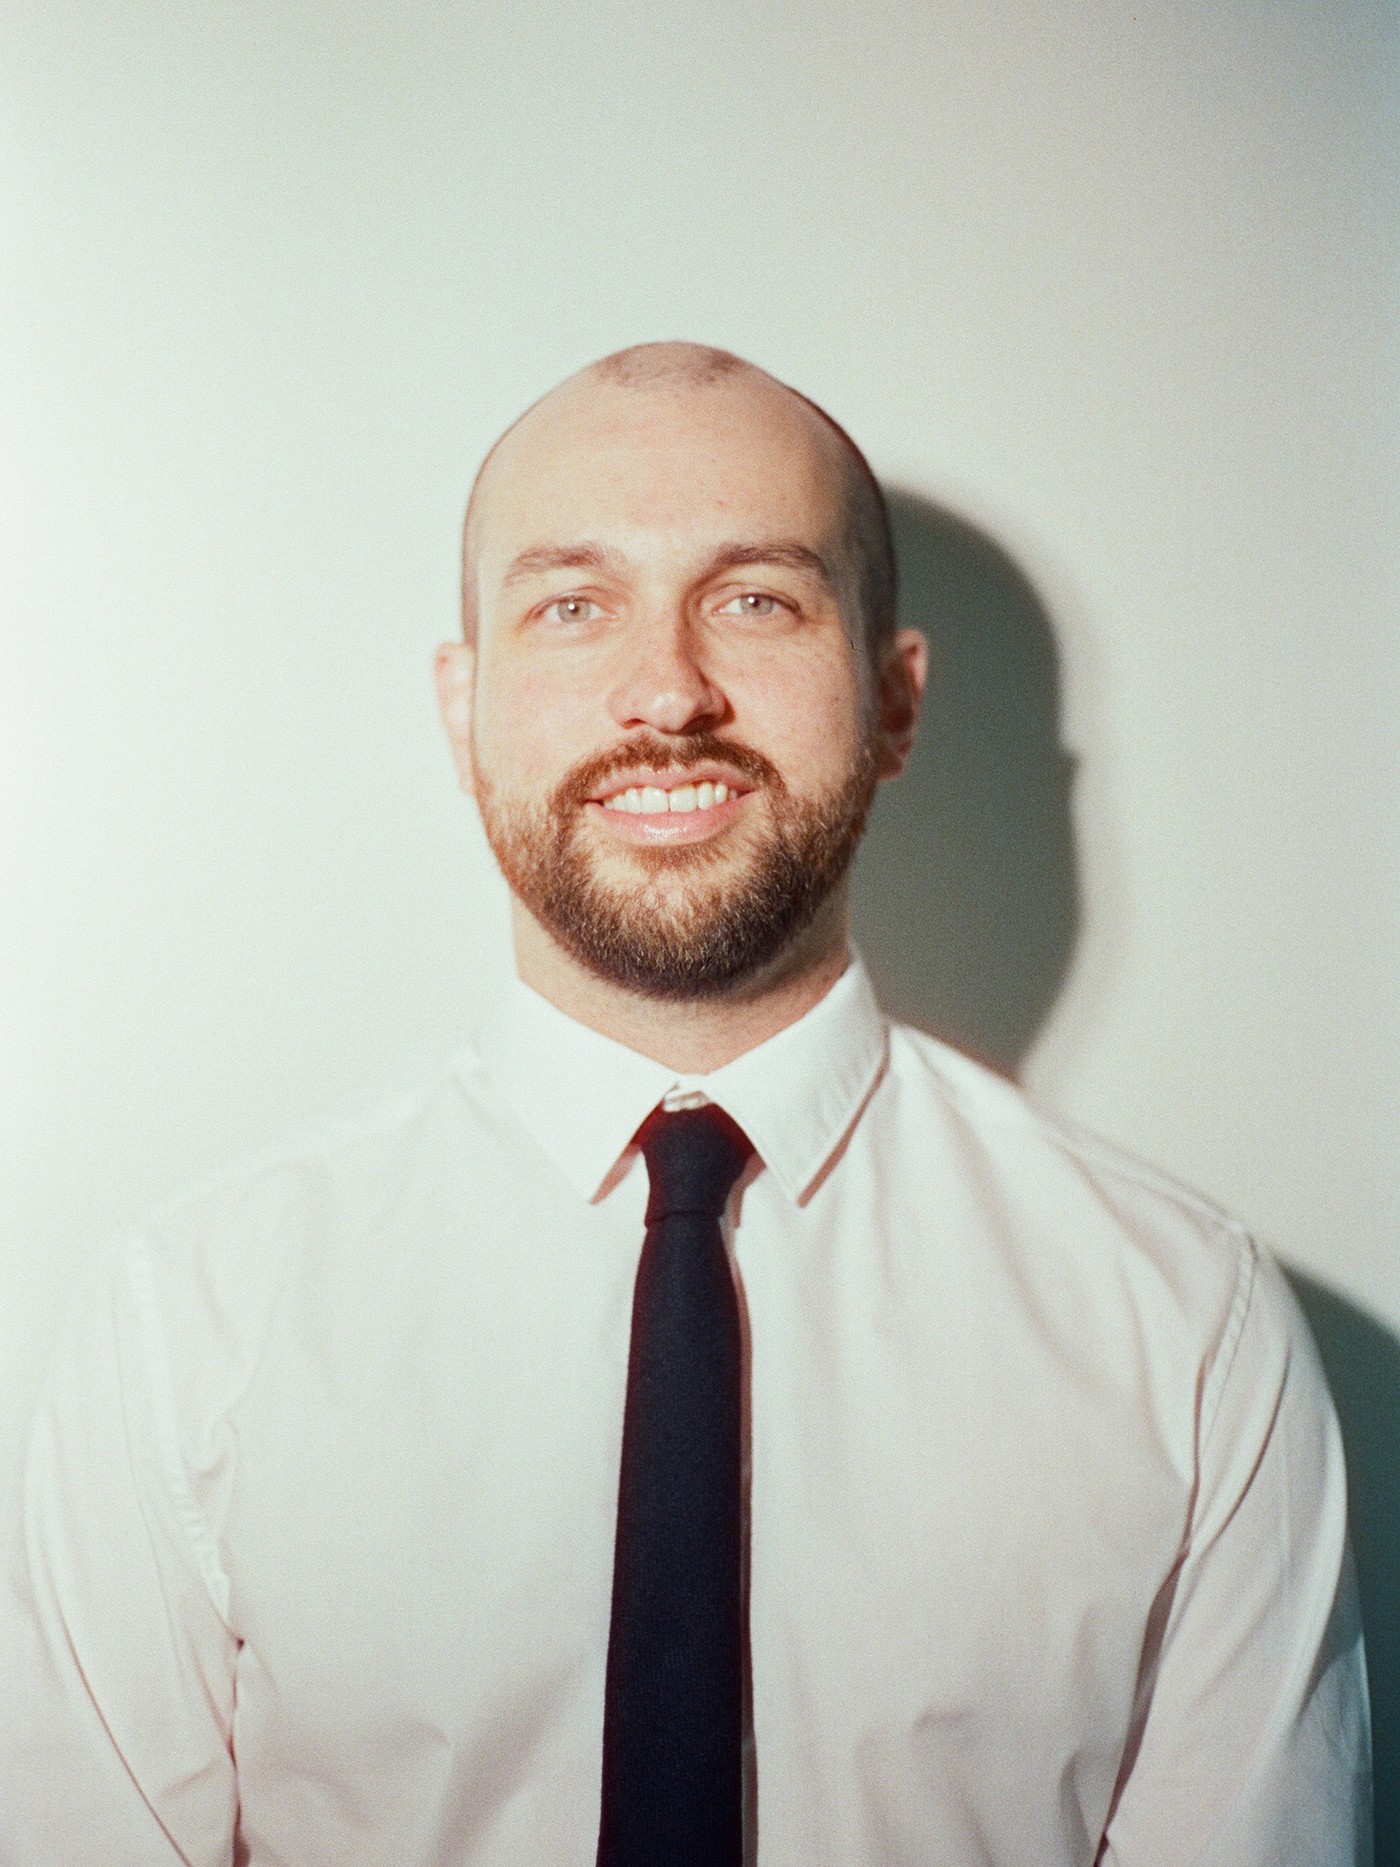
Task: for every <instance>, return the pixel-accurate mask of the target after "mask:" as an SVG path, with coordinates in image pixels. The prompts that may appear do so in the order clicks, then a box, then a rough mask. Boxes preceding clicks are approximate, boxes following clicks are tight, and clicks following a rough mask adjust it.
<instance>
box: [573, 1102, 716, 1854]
mask: <svg viewBox="0 0 1400 1867" xmlns="http://www.w3.org/2000/svg"><path fill="white" fill-rule="evenodd" d="M637 1139H638V1144H639V1146H640V1147H641V1150H642V1153H643V1155H644V1157H645V1159H646V1163H647V1172H648V1174H649V1176H650V1179H651V1196H650V1198H649V1200H648V1202H647V1232H646V1240H645V1243H644V1244H643V1246H642V1258H641V1263H640V1265H639V1266H638V1269H637V1284H636V1290H635V1293H634V1295H633V1299H632V1347H631V1354H630V1358H629V1361H628V1367H627V1411H626V1414H625V1416H624V1420H623V1427H622V1471H621V1478H620V1483H619V1488H618V1501H617V1546H616V1553H615V1556H614V1564H613V1598H612V1630H611V1633H610V1634H609V1637H608V1676H607V1695H606V1699H605V1702H604V1715H603V1804H602V1820H601V1824H600V1827H599V1834H598V1867H740V1863H741V1861H742V1858H743V1771H742V1762H741V1755H740V1751H741V1745H742V1740H743V1719H744V1628H743V1605H742V1574H741V1550H740V1538H741V1516H740V1510H741V1506H740V1495H739V1484H740V1480H739V1466H740V1453H741V1447H740V1418H741V1404H740V1384H741V1361H740V1330H739V1302H738V1296H737V1293H736V1291H735V1288H734V1279H733V1276H732V1274H731V1272H730V1268H729V1260H728V1257H727V1255H726V1252H725V1248H724V1240H723V1238H722V1236H721V1234H720V1219H721V1217H722V1215H723V1213H724V1208H725V1205H726V1203H727V1202H728V1199H729V1194H730V1191H731V1190H732V1188H733V1185H734V1182H735V1181H736V1180H737V1179H738V1177H739V1174H740V1173H741V1172H742V1170H743V1167H744V1163H745V1162H746V1161H747V1160H748V1158H749V1155H750V1154H751V1153H752V1152H753V1149H752V1146H751V1144H750V1142H749V1140H748V1137H747V1136H746V1135H745V1134H744V1132H743V1130H742V1129H741V1128H739V1127H738V1126H736V1124H735V1123H734V1122H732V1121H731V1120H730V1118H729V1117H728V1116H727V1115H726V1114H725V1113H724V1111H723V1110H722V1109H720V1108H717V1107H715V1105H714V1104H712V1103H710V1104H706V1105H705V1106H704V1107H701V1108H692V1109H683V1110H678V1111H677V1112H675V1113H667V1112H665V1111H663V1110H659V1109H658V1110H657V1111H656V1113H655V1114H653V1115H652V1116H650V1117H649V1118H648V1120H647V1121H646V1123H645V1124H644V1125H643V1127H642V1129H641V1132H640V1134H639V1135H638V1137H637Z"/></svg>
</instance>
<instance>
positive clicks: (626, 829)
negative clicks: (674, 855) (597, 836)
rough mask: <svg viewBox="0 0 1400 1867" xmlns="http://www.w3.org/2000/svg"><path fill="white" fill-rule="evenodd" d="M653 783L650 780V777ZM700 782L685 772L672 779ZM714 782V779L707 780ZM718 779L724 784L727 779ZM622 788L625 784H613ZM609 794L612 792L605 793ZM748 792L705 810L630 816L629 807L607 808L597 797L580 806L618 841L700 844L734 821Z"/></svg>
mask: <svg viewBox="0 0 1400 1867" xmlns="http://www.w3.org/2000/svg"><path fill="white" fill-rule="evenodd" d="M652 782H654V779H653V780H652ZM691 782H694V783H697V784H700V783H703V782H704V780H703V779H701V778H695V779H693V780H692V777H691V774H689V773H687V774H685V775H684V776H682V777H679V778H677V779H676V783H677V784H687V783H691ZM711 782H712V783H713V782H715V780H711ZM718 782H720V783H722V784H728V782H729V780H728V779H727V778H721V779H720V780H718ZM617 788H618V789H620V790H626V789H627V788H628V787H627V786H626V785H621V786H619V787H617ZM657 788H658V789H659V790H663V791H669V790H672V789H673V788H674V787H673V786H672V785H659V786H658V787H657ZM612 795H613V792H612V791H609V792H608V796H609V797H611V796H612ZM748 797H749V792H747V791H742V792H740V794H739V795H738V796H737V797H729V798H726V799H725V801H724V802H723V803H722V804H711V805H710V807H709V809H708V810H685V811H674V812H673V811H669V810H666V811H654V812H645V811H644V812H641V813H639V814H638V815H636V816H634V815H633V814H632V812H631V811H630V810H609V809H608V808H607V806H606V805H605V804H603V803H601V802H600V801H599V800H598V799H597V798H590V799H589V800H588V802H587V804H585V806H584V808H585V810H586V811H587V812H588V814H589V816H590V817H593V818H595V819H596V820H598V821H599V822H601V823H602V824H603V825H604V826H605V828H606V829H607V830H608V832H609V834H610V835H612V836H615V837H616V838H617V839H618V841H619V842H621V843H631V844H633V845H637V844H643V845H649V846H650V847H652V848H656V847H658V846H662V845H664V846H665V847H667V848H672V847H674V846H676V845H677V844H681V843H701V842H704V840H705V838H706V837H708V836H714V835H716V834H717V833H718V832H719V831H720V830H722V829H724V828H725V826H726V825H727V824H730V823H732V822H733V821H734V819H735V817H736V816H738V814H739V812H740V811H741V810H742V809H743V808H744V805H745V803H746V802H747V800H748Z"/></svg>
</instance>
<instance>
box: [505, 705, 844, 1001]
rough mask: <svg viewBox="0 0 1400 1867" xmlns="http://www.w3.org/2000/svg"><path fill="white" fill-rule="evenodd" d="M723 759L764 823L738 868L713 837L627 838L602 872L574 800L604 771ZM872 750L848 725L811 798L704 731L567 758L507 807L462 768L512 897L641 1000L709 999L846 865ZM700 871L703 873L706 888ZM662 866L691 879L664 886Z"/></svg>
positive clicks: (825, 891)
mask: <svg viewBox="0 0 1400 1867" xmlns="http://www.w3.org/2000/svg"><path fill="white" fill-rule="evenodd" d="M706 762H713V763H717V764H721V765H724V766H727V767H728V768H729V769H730V770H731V771H735V772H737V773H739V775H740V776H741V777H743V778H746V779H748V780H750V781H751V782H752V783H753V785H754V788H755V790H758V789H762V791H763V793H764V796H765V797H766V799H767V801H768V806H769V818H768V821H767V822H766V823H765V824H764V825H763V826H762V827H761V828H759V829H758V830H756V831H755V830H751V831H750V832H749V835H750V837H753V836H755V835H757V836H758V838H759V841H758V845H757V847H756V848H751V849H750V853H749V861H748V864H747V867H746V868H742V869H739V870H738V872H736V865H735V863H734V861H733V858H732V857H731V856H729V855H728V854H727V852H726V851H725V850H724V849H723V848H722V847H720V846H719V841H718V839H715V840H710V841H706V842H703V843H682V844H677V845H673V846H671V847H665V846H657V847H655V848H648V847H645V846H629V847H627V848H626V849H624V850H622V851H621V852H620V853H621V854H622V856H623V857H624V859H627V860H630V861H631V862H632V863H633V864H634V865H635V867H636V870H637V876H636V880H635V881H634V882H612V881H604V880H603V879H601V878H600V876H599V874H598V873H597V868H596V864H595V860H594V856H593V853H592V852H591V851H590V849H589V848H588V846H587V841H586V837H585V831H584V823H585V806H586V804H587V802H588V800H589V799H590V798H593V797H596V796H597V795H598V792H599V790H600V788H601V787H602V786H603V785H604V784H605V783H606V782H607V780H608V779H609V778H610V777H612V776H614V775H615V774H619V773H622V772H623V771H626V770H629V769H634V768H635V767H636V766H638V765H644V766H646V767H648V768H649V769H650V770H652V771H655V772H663V771H673V770H680V771H685V770H688V769H692V768H694V767H695V766H698V765H700V764H702V763H706ZM876 782H877V777H876V756H875V748H874V745H873V743H872V740H871V735H870V734H869V732H866V733H864V734H863V735H862V739H861V745H860V749H859V751H858V753H857V755H856V758H855V759H854V761H853V762H852V765H851V768H850V770H849V771H848V772H847V773H846V774H845V776H844V777H843V778H842V780H841V781H840V782H839V783H838V784H836V785H835V786H833V787H832V788H831V789H830V790H829V791H827V792H825V793H824V794H822V795H821V796H819V797H817V798H814V799H810V800H809V799H798V798H795V797H793V795H792V793H791V791H790V789H789V788H788V786H787V784H786V783H785V781H784V779H783V777H782V775H781V773H780V772H779V771H778V769H777V767H776V766H775V765H773V764H772V762H771V761H770V760H768V759H766V758H765V757H764V756H763V755H762V754H761V753H759V752H756V751H754V749H753V748H752V747H751V746H745V745H741V744H739V743H738V742H736V741H734V740H730V739H722V738H720V737H719V736H718V735H716V734H712V733H694V734H689V735H687V736H686V737H685V738H678V739H675V740H662V739H657V738H651V737H647V738H639V739H632V740H629V741H627V742H626V743H625V744H620V745H618V746H615V747H614V748H612V750H610V751H608V752H605V753H601V754H599V755H597V756H595V757H593V758H591V759H588V760H585V761H583V762H582V763H580V764H579V765H577V766H575V767H574V768H573V770H572V771H570V772H569V773H568V774H567V776H566V777H565V778H564V779H563V780H562V781H561V782H560V783H559V784H558V785H557V786H556V788H555V790H554V791H553V793H552V794H551V795H550V797H549V798H548V799H547V800H545V802H544V803H543V804H539V805H534V806H529V807H517V808H515V809H511V808H509V807H508V806H507V805H506V804H505V803H504V802H503V801H502V800H501V799H500V797H499V795H498V793H497V792H496V789H495V787H494V786H493V785H492V783H491V782H490V780H489V778H488V777H487V775H486V774H485V773H484V772H483V771H482V770H480V769H478V770H477V771H476V773H475V784H476V796H477V803H478V806H479V807H480V811H481V820H482V825H483V827H484V829H485V831H486V839H487V841H488V843H489V844H490V846H491V849H492V852H493V854H494V855H495V858H496V860H497V862H498V863H499V864H500V867H501V873H502V874H503V875H504V876H505V879H506V882H507V883H508V885H509V886H510V889H511V891H512V893H513V894H515V895H516V896H517V897H518V899H519V900H520V901H521V902H523V904H524V905H525V907H526V908H528V909H529V911H530V913H531V914H532V915H533V916H534V917H535V919H536V920H537V921H538V922H539V923H540V924H541V926H543V927H544V928H545V930H546V931H547V932H548V933H550V934H551V935H552V936H553V937H554V939H555V940H557V941H558V943H559V944H560V946H562V947H563V948H564V950H565V951H566V952H568V953H569V954H571V955H572V957H573V958H574V959H575V960H577V961H578V963H579V964H580V965H582V966H584V967H586V968H587V970H588V971H589V972H591V973H593V974H595V975H596V976H597V977H598V978H601V979H605V980H607V981H608V982H609V983H611V984H613V985H618V986H621V987H623V988H624V989H625V990H627V991H630V992H635V993H637V994H639V995H641V996H643V997H647V998H657V999H670V1000H684V999H691V1000H694V999H705V998H717V997H721V996H723V995H725V994H728V993H732V992H733V991H734V990H735V989H736V988H737V987H738V986H740V985H742V984H743V982H744V981H746V980H749V979H752V978H753V977H754V976H755V975H756V974H759V973H761V972H763V971H764V970H765V969H767V968H768V967H769V966H771V965H772V964H773V962H774V961H776V960H777V959H779V958H780V956H781V955H782V954H783V953H784V952H785V951H786V950H787V949H788V948H789V947H790V946H791V945H792V944H793V942H794V941H796V940H797V938H798V937H799V935H801V934H802V933H803V932H804V931H805V930H806V929H807V928H808V927H809V926H810V925H811V923H812V920H813V918H814V917H815V915H816V913H817V910H818V909H819V908H820V907H821V905H822V903H823V902H824V901H825V900H826V899H827V897H828V896H829V895H830V894H831V892H832V890H833V889H834V888H835V887H836V885H837V883H838V882H839V881H840V880H841V877H842V876H843V875H844V874H845V873H846V870H847V869H848V868H849V867H850V863H851V859H852V857H853V856H854V855H855V851H856V845H857V843H858V842H859V841H860V837H861V832H862V831H863V830H864V828H865V820H866V817H867V815H868V813H869V810H870V804H871V800H872V799H873V797H874V795H875V787H876ZM707 874H708V875H709V876H710V877H712V880H711V881H710V884H709V886H706V877H707ZM667 876H683V877H686V878H688V879H689V880H690V882H691V886H690V887H689V888H688V889H685V890H680V889H676V890H671V889H668V888H666V887H665V886H663V885H662V880H663V878H665V877H667Z"/></svg>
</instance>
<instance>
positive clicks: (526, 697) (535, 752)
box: [475, 664, 584, 778]
mask: <svg viewBox="0 0 1400 1867" xmlns="http://www.w3.org/2000/svg"><path fill="white" fill-rule="evenodd" d="M583 715H584V707H583V705H582V701H581V695H580V690H579V683H578V682H577V681H572V682H571V681H568V680H566V679H562V678H561V677H560V675H559V674H558V673H557V672H549V671H545V670H542V669H540V668H538V667H523V666H518V667H511V666H508V665H501V664H497V665H496V666H494V667H487V668H483V669H482V671H481V674H480V675H479V677H478V680H477V689H476V726H475V734H476V743H477V752H478V756H479V758H480V759H481V761H482V763H483V764H484V765H485V766H486V767H487V769H488V770H496V771H502V772H512V773H514V772H520V773H523V774H524V775H525V776H526V777H527V778H528V777H529V775H530V774H531V773H535V774H540V775H543V774H547V773H550V772H555V771H557V770H558V769H560V768H561V767H562V766H565V765H568V764H570V763H572V762H573V759H574V757H576V756H577V753H576V752H575V751H574V749H573V748H575V747H576V746H577V745H578V744H579V743H580V741H581V736H582V733H583V729H584V725H583Z"/></svg>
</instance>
